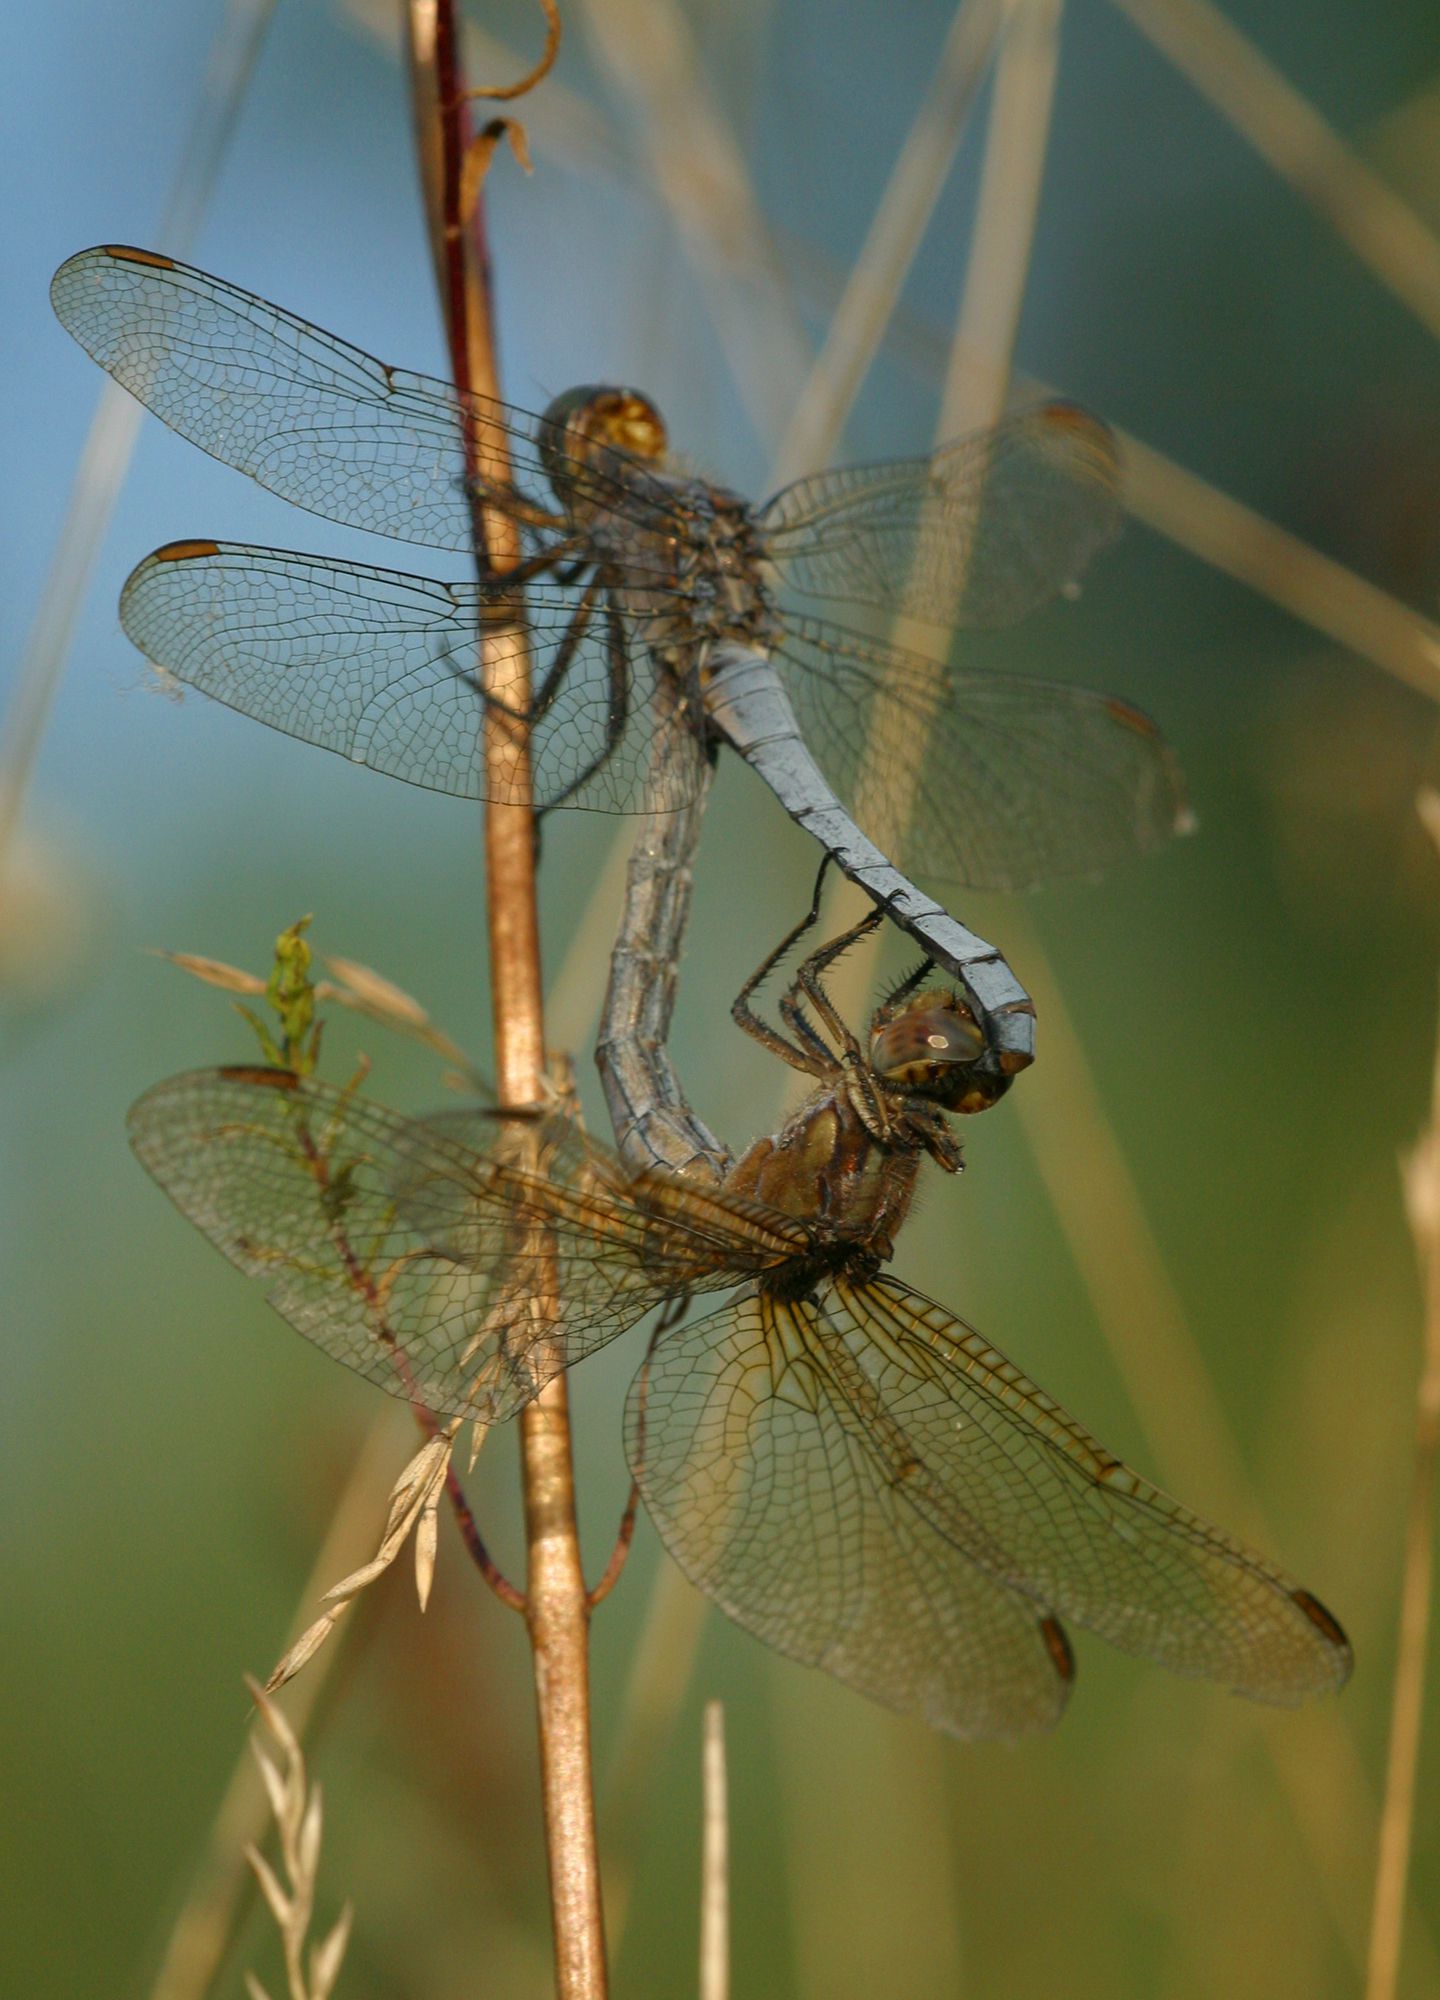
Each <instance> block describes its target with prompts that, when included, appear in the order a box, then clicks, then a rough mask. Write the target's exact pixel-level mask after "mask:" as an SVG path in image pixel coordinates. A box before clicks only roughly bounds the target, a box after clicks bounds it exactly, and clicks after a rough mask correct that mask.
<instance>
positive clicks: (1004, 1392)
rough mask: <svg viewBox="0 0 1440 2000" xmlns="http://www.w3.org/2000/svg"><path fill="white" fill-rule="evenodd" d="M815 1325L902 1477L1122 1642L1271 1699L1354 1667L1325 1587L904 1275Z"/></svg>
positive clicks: (971, 1536)
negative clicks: (1102, 1440)
mask: <svg viewBox="0 0 1440 2000" xmlns="http://www.w3.org/2000/svg"><path fill="white" fill-rule="evenodd" d="M810 1330H811V1332H812V1333H813V1337H814V1343H815V1346H814V1349H813V1350H812V1355H813V1358H814V1366H815V1367H816V1368H817V1370H818V1369H820V1368H828V1369H829V1370H830V1371H831V1373H832V1375H833V1376H834V1377H836V1378H837V1379H839V1380H841V1381H842V1383H843V1384H844V1385H846V1386H848V1387H850V1388H851V1390H852V1393H851V1394H850V1395H849V1397H848V1401H847V1402H846V1403H845V1405H844V1406H843V1407H844V1414H845V1416H846V1420H847V1422H848V1423H850V1424H851V1425H852V1426H853V1428H854V1431H855V1434H856V1435H857V1436H863V1437H865V1438H866V1439H867V1440H868V1441H869V1443H870V1445H871V1447H872V1448H873V1450H874V1451H875V1452H876V1454H877V1456H878V1457H879V1458H880V1460H881V1461H882V1463H883V1464H884V1466H885V1468H886V1471H887V1474H888V1475H889V1476H890V1477H891V1478H892V1479H893V1481H894V1483H895V1487H896V1490H897V1492H898V1493H901V1494H903V1495H904V1497H905V1499H906V1501H907V1502H908V1504H909V1505H910V1506H911V1507H912V1508H913V1509H914V1510H915V1512H916V1514H917V1515H919V1516H920V1517H921V1518H922V1519H923V1520H925V1521H926V1522H927V1523H928V1524H929V1526H930V1527H931V1528H933V1529H934V1530H935V1532H936V1533H937V1534H940V1535H942V1536H944V1537H945V1538H946V1539H947V1540H948V1541H950V1542H951V1543H953V1545H954V1546H955V1547H956V1548H959V1549H962V1550H964V1551H965V1552H966V1553H967V1554H968V1555H970V1556H971V1558H972V1559H973V1560H974V1561H975V1562H977V1563H978V1564H980V1565H981V1567H983V1568H984V1569H986V1570H987V1572H989V1573H990V1574H992V1575H995V1576H997V1577H999V1578H1000V1579H1002V1580H1003V1581H1004V1582H1006V1583H1008V1584H1010V1585H1012V1586H1013V1587H1015V1588H1017V1589H1019V1590H1023V1591H1024V1592H1026V1593H1027V1594H1028V1595H1029V1596H1031V1597H1032V1598H1033V1599H1034V1600H1035V1602H1036V1603H1037V1604H1040V1605H1043V1606H1045V1607H1047V1608H1049V1609H1053V1610H1054V1611H1056V1612H1058V1613H1059V1614H1060V1615H1061V1616H1063V1617H1065V1618H1071V1619H1074V1621H1075V1622H1076V1624H1079V1625H1084V1626H1086V1627H1087V1628H1088V1629H1089V1630H1090V1631H1092V1632H1098V1633H1099V1634H1100V1635H1101V1637H1102V1638H1105V1639H1108V1640H1109V1641H1110V1643H1111V1644H1112V1645H1115V1646H1118V1647H1120V1648H1121V1650H1122V1651H1124V1652H1128V1653H1140V1654H1144V1655H1145V1656H1146V1657H1148V1658H1149V1659H1152V1660H1158V1661H1159V1662H1160V1664H1161V1665H1162V1666H1166V1667H1169V1668H1170V1669H1172V1671H1174V1672H1175V1673H1179V1674H1188V1675H1194V1676H1198V1677H1202V1678H1204V1679H1207V1680H1215V1681H1219V1682H1221V1683H1222V1684H1223V1685H1224V1686H1226V1687H1228V1688H1230V1689H1232V1690H1233V1691H1234V1692H1235V1693H1237V1694H1245V1695H1249V1696H1251V1697H1253V1698H1254V1699H1256V1700H1259V1701H1272V1702H1281V1703H1293V1702H1296V1701H1299V1700H1301V1699H1302V1698H1303V1697H1305V1696H1306V1695H1312V1694H1321V1693H1327V1692H1331V1691H1333V1690H1334V1689H1336V1688H1338V1687H1340V1686H1341V1685H1342V1684H1343V1682H1344V1681H1345V1679H1346V1678H1347V1676H1348V1675H1349V1672H1350V1667H1351V1655H1350V1648H1349V1645H1348V1644H1347V1642H1346V1639H1345V1635H1344V1633H1343V1632H1342V1631H1341V1629H1340V1627H1339V1625H1338V1624H1337V1623H1336V1621H1335V1620H1334V1618H1332V1617H1331V1615H1330V1613H1329V1612H1328V1611H1327V1610H1326V1609H1325V1607H1324V1606H1323V1605H1322V1604H1320V1603H1319V1601H1318V1600H1317V1599H1316V1598H1314V1597H1312V1596H1311V1594H1310V1593H1309V1592H1308V1591H1306V1590H1302V1589H1301V1588H1300V1586H1299V1585H1298V1584H1296V1583H1295V1582H1294V1581H1293V1580H1292V1579H1291V1578H1290V1577H1288V1576H1286V1575H1285V1574H1284V1573H1283V1572H1282V1571H1281V1570H1278V1569H1276V1568H1274V1567H1273V1566H1272V1565H1271V1564H1269V1563H1267V1562H1265V1561H1263V1560H1262V1559H1261V1558H1260V1557H1259V1556H1257V1555H1254V1554H1253V1553H1252V1552H1251V1551H1250V1550H1249V1549H1246V1548H1244V1547H1243V1546H1242V1545H1241V1544H1240V1543H1239V1542H1237V1541H1235V1540H1233V1539H1232V1538H1231V1537H1230V1536H1229V1535H1226V1534H1224V1533H1223V1532H1222V1531H1221V1530H1220V1529H1218V1528H1215V1527H1212V1526H1211V1525H1210V1523H1209V1522H1207V1521H1204V1520H1202V1519H1201V1518H1200V1517H1199V1515H1197V1514H1192V1513H1191V1512H1190V1511H1189V1510H1188V1509H1187V1508H1184V1507H1182V1506H1180V1505H1179V1504H1178V1503H1177V1502H1176V1501H1174V1500H1171V1499H1169V1498H1168V1497H1167V1496H1166V1495H1165V1494H1163V1493H1161V1492H1159V1491H1158V1490H1157V1489H1156V1488H1155V1487H1153V1486H1151V1485H1150V1484H1149V1483H1148V1481H1146V1480H1144V1479H1142V1478H1140V1476H1139V1475H1138V1474H1137V1473H1135V1472H1132V1471H1131V1470H1130V1469H1129V1468H1128V1467H1127V1466H1125V1465H1122V1464H1121V1463H1120V1461H1119V1460H1118V1459H1117V1458H1114V1457H1112V1456H1111V1454H1110V1453H1109V1452H1107V1451H1106V1450H1105V1449H1104V1448H1103V1447H1102V1446H1101V1445H1099V1444H1097V1443H1096V1441H1095V1439H1094V1438H1092V1437H1091V1436H1090V1435H1089V1434H1088V1432H1086V1431H1085V1430H1083V1429H1082V1428H1081V1426H1080V1425H1079V1424H1077V1423H1076V1422H1075V1420H1074V1419H1073V1418H1072V1417H1069V1416H1067V1415H1066V1413H1065V1411H1064V1410H1062V1409H1061V1408H1060V1407H1059V1405H1058V1404H1056V1403H1054V1402H1052V1401H1051V1399H1050V1398H1049V1397H1048V1396H1047V1395H1045V1394H1044V1392H1043V1391H1042V1390H1040V1389H1037V1388H1036V1386H1035V1384H1034V1383H1033V1382H1030V1381H1027V1380H1026V1378H1025V1376H1024V1375H1022V1374H1021V1372H1020V1370H1019V1369H1018V1368H1016V1367H1015V1366H1014V1365H1013V1364H1012V1363H1011V1362H1009V1361H1007V1360H1006V1359H1005V1357H1004V1356H1003V1355H1002V1354H999V1353H997V1352H996V1350H995V1349H994V1348H992V1347H991V1346H990V1345H989V1343H988V1342H987V1341H985V1340H984V1339H982V1338H981V1336H980V1335H979V1334H977V1333H976V1332H975V1331H974V1330H973V1329H972V1328H970V1327H968V1326H966V1325H965V1323H964V1322H963V1321H962V1320H959V1319H957V1318H955V1316H954V1315H953V1314H952V1313H949V1312H946V1311H945V1309H944V1308H943V1307H942V1306H938V1305H936V1304H935V1303H934V1302H933V1301H931V1300H929V1299H926V1298H923V1297H922V1296H921V1295H920V1294H919V1293H918V1292H913V1291H911V1290H910V1288H909V1287H908V1286H906V1285H903V1284H901V1283H900V1282H899V1281H898V1280H897V1279H894V1278H890V1277H880V1278H877V1279H875V1280H874V1281H872V1282H871V1283H868V1284H862V1285H855V1284H850V1283H847V1282H845V1281H844V1280H838V1281H837V1282H836V1283H835V1284H834V1285H833V1286H832V1287H831V1288H830V1289H829V1291H828V1292H827V1293H826V1294H824V1296H823V1300H822V1310H821V1313H820V1314H819V1315H818V1316H817V1318H816V1320H815V1321H814V1323H813V1325H812V1327H811V1329H810ZM856 1384H858V1385H860V1390H859V1393H855V1392H854V1385H856Z"/></svg>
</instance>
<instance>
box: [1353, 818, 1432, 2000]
mask: <svg viewBox="0 0 1440 2000" xmlns="http://www.w3.org/2000/svg"><path fill="white" fill-rule="evenodd" d="M1417 810H1418V812H1419V814H1420V818H1421V820H1422V822H1423V823H1424V826H1425V830H1426V832H1427V833H1428V834H1429V835H1430V837H1431V839H1432V840H1433V841H1434V843H1435V846H1436V849H1437V851H1440V794H1437V793H1435V792H1432V791H1425V792H1422V793H1421V795H1420V798H1419V800H1418V801H1417ZM1405 1196H1406V1204H1405V1205H1406V1210H1407V1212H1408V1214H1409V1218H1410V1228H1411V1232H1412V1233H1413V1235H1414V1238H1415V1249H1416V1254H1417V1256H1418V1257H1419V1260H1420V1268H1421V1271H1422V1273H1423V1275H1424V1284H1425V1329H1424V1347H1423V1351H1422V1354H1421V1362H1420V1379H1419V1381H1418V1383H1417V1384H1416V1390H1415V1459H1414V1465H1413V1468H1412V1470H1411V1475H1410V1507H1409V1513H1408V1517H1407V1522H1406V1529H1405V1560H1404V1572H1403V1575H1402V1579H1401V1586H1400V1632H1399V1641H1398V1645H1397V1649H1396V1660H1395V1693H1394V1699H1393V1704H1392V1707H1391V1712H1390V1749H1389V1754H1388V1757H1387V1760H1386V1768H1385V1799H1384V1804H1383V1806H1382V1807H1381V1812H1380V1841H1379V1854H1378V1857H1377V1860H1376V1867H1375V1901H1374V1906H1373V1909H1372V1912H1371V1927H1370V1957H1369V1964H1368V1967H1367V1970H1366V1979H1365V2000H1393V1996H1394V1994H1395V1990H1396V1984H1397V1981H1398V1978H1399V1972H1400V1947H1401V1943H1402V1940H1403V1936H1404V1921H1405V1893H1406V1884H1407V1882H1408V1879H1409V1873H1410V1846H1411V1838H1412V1833H1413V1829H1414V1824H1415V1774H1416V1769H1417V1767H1418V1765H1419V1761H1420V1728H1421V1722H1422V1720H1423V1716H1424V1701H1425V1659H1426V1651H1427V1647H1428V1639H1429V1629H1430V1599H1431V1594H1432V1590H1433V1587H1434V1571H1435V1460H1436V1454H1437V1452H1440V1039H1437V1044H1436V1052H1435V1070H1434V1079H1433V1082H1432V1085H1431V1099H1430V1130H1429V1131H1428V1132H1427V1133H1426V1134H1425V1136H1424V1137H1423V1138H1422V1139H1421V1141H1420V1143H1419V1145H1418V1146H1417V1147H1416V1149H1415V1152H1414V1153H1413V1154H1412V1155H1411V1157H1410V1159H1409V1160H1408V1161H1407V1162H1406V1163H1405Z"/></svg>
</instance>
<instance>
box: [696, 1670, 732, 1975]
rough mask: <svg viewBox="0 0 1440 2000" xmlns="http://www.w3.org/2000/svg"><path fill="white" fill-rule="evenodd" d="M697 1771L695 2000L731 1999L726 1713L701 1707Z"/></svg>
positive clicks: (711, 1705) (710, 1703)
mask: <svg viewBox="0 0 1440 2000" xmlns="http://www.w3.org/2000/svg"><path fill="white" fill-rule="evenodd" d="M700 1768H701V1776H702V1794H703V1798H704V1807H703V1817H702V1823H701V1846H700V2000H729V1996H730V1818H729V1806H728V1803H727V1800H726V1795H725V1710H724V1708H723V1707H722V1705H721V1704H720V1703H719V1702H718V1701H707V1702H706V1704H705V1722H704V1739H703V1746H702V1749H701V1758H700Z"/></svg>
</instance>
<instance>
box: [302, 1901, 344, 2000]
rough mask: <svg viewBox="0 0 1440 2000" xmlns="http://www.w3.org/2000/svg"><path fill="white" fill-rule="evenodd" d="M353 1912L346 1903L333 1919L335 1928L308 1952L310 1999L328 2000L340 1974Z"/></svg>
mask: <svg viewBox="0 0 1440 2000" xmlns="http://www.w3.org/2000/svg"><path fill="white" fill-rule="evenodd" d="M354 1916H355V1912H354V1910H353V1908H352V1907H351V1905H350V1904H349V1903H347V1904H346V1905H345V1907H344V1909H343V1910H342V1911H341V1912H340V1915H339V1916H338V1918H337V1919H336V1921H335V1928H334V1929H333V1930H332V1931H331V1933H330V1935H329V1936H328V1937H327V1938H326V1939H325V1940H324V1942H323V1943H322V1944H319V1945H317V1946H316V1947H315V1949H314V1951H312V1952H311V1954H310V1992H311V2000H329V1996H330V1992H331V1989H332V1988H333V1986H334V1984H335V1981H336V1980H337V1979H338V1978H339V1976H340V1961H341V1960H342V1959H343V1958H344V1956H345V1947H346V1946H347V1945H348V1944H349V1942H350V1925H351V1923H352V1922H353V1920H354Z"/></svg>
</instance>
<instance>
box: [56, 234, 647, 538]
mask: <svg viewBox="0 0 1440 2000" xmlns="http://www.w3.org/2000/svg"><path fill="white" fill-rule="evenodd" d="M50 299H51V303H52V304H53V306H54V308H55V312H56V314H57V316H58V317H59V319H60V322H61V324H62V325H63V326H64V327H65V328H66V330H67V331H68V332H69V333H71V334H73V335H74V337H75V339H76V340H78V341H79V343H80V345H81V346H82V347H83V348H84V349H85V350H86V352H87V353H88V354H90V355H92V356H93V357H94V359H95V360H96V361H98V362H99V363H100V365H101V367H102V368H105V369H108V370H109V372H110V374H112V375H113V376H114V377H115V379H116V381H117V382H120V383H123V385H124V386H125V388H127V389H128V390H129V391H130V393H131V394H132V395H133V396H135V397H137V398H138V399H139V401H140V402H142V403H144V404H145V406H146V407H147V409H150V410H153V411H154V413H155V415H156V416H157V417H159V418H160V419H161V421H162V422H164V423H166V424H168V425H169V426H170V428H171V429H172V430H174V431H177V432H178V433H179V434H180V436H181V437H184V438H188V439H189V440H190V441H191V443H192V444H197V445H199V447H200V449H201V450H202V451H206V452H209V454H210V455H211V457H212V458H218V459H219V460H220V461H221V463H222V464H225V465H231V466H234V467H235V468H236V469H237V470H238V471H240V472H246V473H248V474H249V475H250V477H251V478H252V479H254V480H257V481H258V482H259V484H260V485H261V486H264V487H268V488H269V490H270V491H271V492H272V493H278V494H279V495H280V497H281V498H282V499H285V500H290V501H293V502H294V504H295V505H296V506H297V507H306V508H308V509H309V510H310V511H311V512H312V513H315V514H322V515H324V516H325V518H326V519H327V520H331V521H342V522H344V523H345V524H346V525H347V526H349V527H354V528H367V529H369V530H371V531H372V532H373V533H375V534H381V535H395V536H397V537H398V538H399V539H401V540H402V541H408V542H423V543H425V544H426V546H427V547H431V548H439V549H467V550H468V549H470V548H471V547H472V546H473V534H474V528H473V522H472V517H471V509H470V501H469V497H468V496H469V490H470V485H471V483H472V479H473V480H474V481H475V483H477V484H478V486H479V488H480V490H482V491H483V492H484V495H485V498H486V499H487V501H490V502H492V503H493V504H496V505H500V506H503V507H505V508H506V510H507V511H509V512H511V513H512V515H513V516H514V518H516V519H517V520H518V521H519V523H520V524H521V526H522V527H524V528H529V527H540V526H548V527H550V528H552V529H553V528H554V527H556V526H558V525H559V523H558V521H557V520H556V519H555V518H554V517H551V518H550V519H549V520H548V521H547V520H545V519H544V516H545V511H546V503H545V502H544V500H543V499H541V500H537V499H536V498H535V497H534V494H531V495H530V496H528V497H527V496H525V495H523V494H521V493H520V492H519V491H518V490H517V489H516V488H515V487H514V486H513V485H512V480H511V475H512V474H513V476H514V478H515V479H516V480H519V481H523V482H529V483H530V484H531V485H532V486H533V487H534V488H535V489H536V491H537V492H538V493H539V494H540V495H542V496H543V495H545V494H546V493H548V490H549V480H548V474H547V472H546V467H545V463H544V460H543V458H542V455H541V449H540V446H541V441H542V438H543V437H544V436H545V432H546V426H545V424H544V421H543V419H542V418H540V417H538V416H535V415H533V414H532V413H531V412H530V411H528V410H520V409H516V408H514V407H513V406H512V405H510V404H507V403H497V402H492V401H490V400H489V399H487V398H485V397H480V396H471V397H465V398H461V397H460V396H458V395H457V394H456V392H455V390H454V389H453V388H452V387H451V386H450V384H449V383H447V382H442V381H439V380H437V379H434V378H432V377H430V376H426V375H414V374H410V373H408V372H407V371H406V370H405V369H401V368H390V367H387V366H386V364H385V363H384V362H383V361H377V360H375V358H374V357H373V356H372V355H369V354H366V353H364V352H363V351H362V350H361V349H360V348H358V347H352V346H351V345H350V343H349V342H348V341H344V340H340V339H338V338H337V337H336V336H335V335H334V334H331V333H325V332H323V331H322V330H321V329H320V328H319V327H316V326H310V325H308V324H307V323H306V321H304V320H303V319H297V318H296V317H295V315H294V314H293V313H287V312H284V311H282V310H281V308H280V307H278V306H273V305H271V304H269V302H268V301H267V300H265V299H262V298H257V297H256V296H255V294H254V293H253V292H246V291H242V290H241V289H240V287H239V286H238V285H231V284H227V283H226V282H225V280H224V279H223V278H212V277H210V276H208V275H207V274H206V273H205V272H204V271H197V270H194V269H192V268H191V267H190V266H189V265H186V264H177V263H175V262H174V261H173V260H172V259H171V258H168V257H160V256H157V255H156V254H155V252H153V251H149V250H135V249H131V248H128V247H126V246H123V245H118V244H102V245H99V246H98V247H97V248H95V249H93V250H82V251H81V252H80V253H79V254H78V255H77V256H74V257H71V258H69V259H67V261H66V262H65V263H64V264H62V265H61V266H60V269H59V270H58V271H57V272H56V273H55V276H54V278H53V280H52V281H51V286H50ZM467 468H469V470H467ZM572 473H574V475H575V477H576V479H577V482H578V485H579V486H580V488H581V490H582V491H583V493H584V495H585V497H587V498H588V499H590V500H592V501H594V502H596V503H597V504H601V505H605V504H611V503H618V502H620V501H621V500H622V499H624V498H625V497H627V496H628V495H630V493H631V492H632V490H638V491H641V492H644V493H646V494H647V495H649V496H650V498H651V499H652V500H653V502H654V503H655V504H657V505H660V504H663V489H662V488H660V487H659V486H658V485H654V484H653V483H652V482H650V481H649V480H647V479H646V477H645V475H644V474H643V473H642V472H640V471H639V470H638V469H637V468H634V467H631V466H629V465H628V464H627V467H626V471H625V475H624V480H623V483H617V482H616V481H612V480H610V479H608V478H606V477H605V476H604V475H603V474H602V473H601V472H600V471H598V470H595V469H591V470H589V471H587V472H585V473H583V474H581V473H579V471H578V469H576V468H572Z"/></svg>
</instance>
